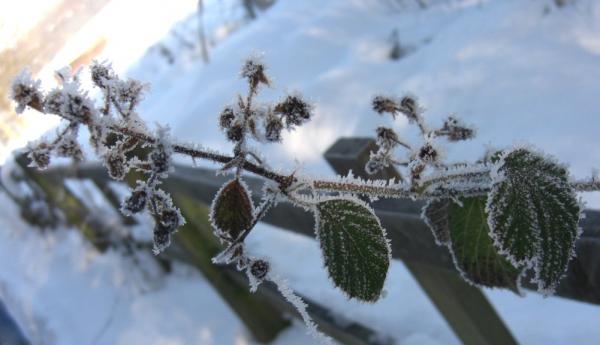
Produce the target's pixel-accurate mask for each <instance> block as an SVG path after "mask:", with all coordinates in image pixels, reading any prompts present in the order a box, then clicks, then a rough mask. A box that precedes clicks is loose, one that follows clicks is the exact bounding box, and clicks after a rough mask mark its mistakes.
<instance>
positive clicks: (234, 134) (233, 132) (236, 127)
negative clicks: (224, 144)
mask: <svg viewBox="0 0 600 345" xmlns="http://www.w3.org/2000/svg"><path fill="white" fill-rule="evenodd" d="M226 134H227V139H229V140H231V141H233V142H237V141H240V140H242V137H243V136H244V128H243V127H242V125H241V124H239V123H237V122H236V123H234V124H233V125H232V126H231V127H230V128H229V129H227V132H226Z"/></svg>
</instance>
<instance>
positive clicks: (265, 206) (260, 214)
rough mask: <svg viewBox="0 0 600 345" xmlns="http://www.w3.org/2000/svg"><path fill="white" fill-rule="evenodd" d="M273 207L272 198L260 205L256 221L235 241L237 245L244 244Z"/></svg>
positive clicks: (255, 217)
mask: <svg viewBox="0 0 600 345" xmlns="http://www.w3.org/2000/svg"><path fill="white" fill-rule="evenodd" d="M271 206H273V198H272V197H270V198H267V199H266V200H264V201H263V202H262V204H260V206H259V207H258V212H256V214H255V216H254V220H253V221H252V224H251V225H250V227H249V228H248V230H246V231H244V233H242V235H240V237H239V238H238V239H237V240H236V241H235V243H243V242H244V240H245V239H246V237H248V235H250V232H252V229H254V227H255V226H256V224H257V223H258V222H259V221H260V220H261V219H262V217H264V216H265V214H267V211H268V210H269V209H270V208H271Z"/></svg>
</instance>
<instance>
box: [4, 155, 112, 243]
mask: <svg viewBox="0 0 600 345" xmlns="http://www.w3.org/2000/svg"><path fill="white" fill-rule="evenodd" d="M27 160H28V159H27V157H25V155H21V156H19V157H17V158H16V161H17V163H18V164H19V166H20V167H21V169H22V170H23V173H24V175H25V176H26V177H27V178H28V181H29V183H35V184H36V185H37V186H38V187H39V188H40V189H41V190H42V191H43V193H44V194H45V195H46V198H47V200H48V201H49V202H50V203H51V204H52V205H54V206H55V207H57V208H58V209H60V210H61V211H62V213H63V214H64V216H65V220H66V221H67V223H68V224H70V225H73V226H75V227H77V228H78V229H79V230H80V231H81V233H82V234H83V235H84V237H85V238H87V239H88V240H89V241H90V243H91V244H92V245H93V246H94V247H96V248H97V249H98V250H99V251H101V252H104V251H105V250H106V249H107V248H108V245H109V242H108V238H107V237H106V236H105V234H106V233H105V231H104V230H105V229H102V225H101V222H94V217H93V215H92V213H91V212H90V211H89V210H88V208H87V207H86V206H85V205H84V204H83V203H82V202H81V201H80V200H79V199H78V198H77V197H76V196H75V195H74V194H73V193H71V191H70V190H69V189H68V188H67V186H66V185H65V183H64V182H65V181H64V179H63V178H62V177H60V176H56V175H53V176H49V175H42V174H38V173H35V172H33V171H32V170H31V168H29V167H28V166H27V165H28V162H27Z"/></svg>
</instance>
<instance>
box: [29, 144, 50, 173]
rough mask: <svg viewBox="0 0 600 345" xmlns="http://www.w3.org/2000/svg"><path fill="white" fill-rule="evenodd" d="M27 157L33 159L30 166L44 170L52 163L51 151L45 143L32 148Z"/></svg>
mask: <svg viewBox="0 0 600 345" xmlns="http://www.w3.org/2000/svg"><path fill="white" fill-rule="evenodd" d="M27 157H28V158H29V159H30V160H31V163H30V164H29V166H30V167H34V168H38V169H40V170H44V169H47V168H48V165H50V152H49V150H48V148H47V146H46V145H45V144H42V145H40V146H39V147H37V148H35V149H33V150H31V151H30V152H29V153H28V154H27Z"/></svg>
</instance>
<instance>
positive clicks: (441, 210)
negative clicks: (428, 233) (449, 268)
mask: <svg viewBox="0 0 600 345" xmlns="http://www.w3.org/2000/svg"><path fill="white" fill-rule="evenodd" d="M460 202H461V204H458V203H457V202H455V201H453V200H450V199H440V200H433V201H430V202H429V203H428V204H427V205H426V206H425V207H424V209H423V217H424V219H425V221H426V223H427V225H428V226H429V228H430V229H431V230H432V232H433V235H434V237H435V239H436V242H437V243H438V244H439V245H445V246H447V247H448V249H450V253H451V254H452V257H453V259H454V263H455V265H456V267H457V268H458V269H459V271H460V272H461V273H462V275H463V277H464V278H465V279H466V280H467V281H469V282H471V283H473V284H476V285H481V286H487V287H507V288H510V289H512V290H514V291H516V292H518V290H519V286H518V285H519V278H520V274H521V270H520V269H518V268H516V267H514V266H513V265H512V264H511V263H510V262H509V261H508V260H506V258H504V257H503V256H501V255H500V254H498V251H497V250H496V248H494V245H493V242H492V239H491V238H490V235H489V228H488V224H487V215H486V214H485V198H483V197H470V198H460Z"/></svg>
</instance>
